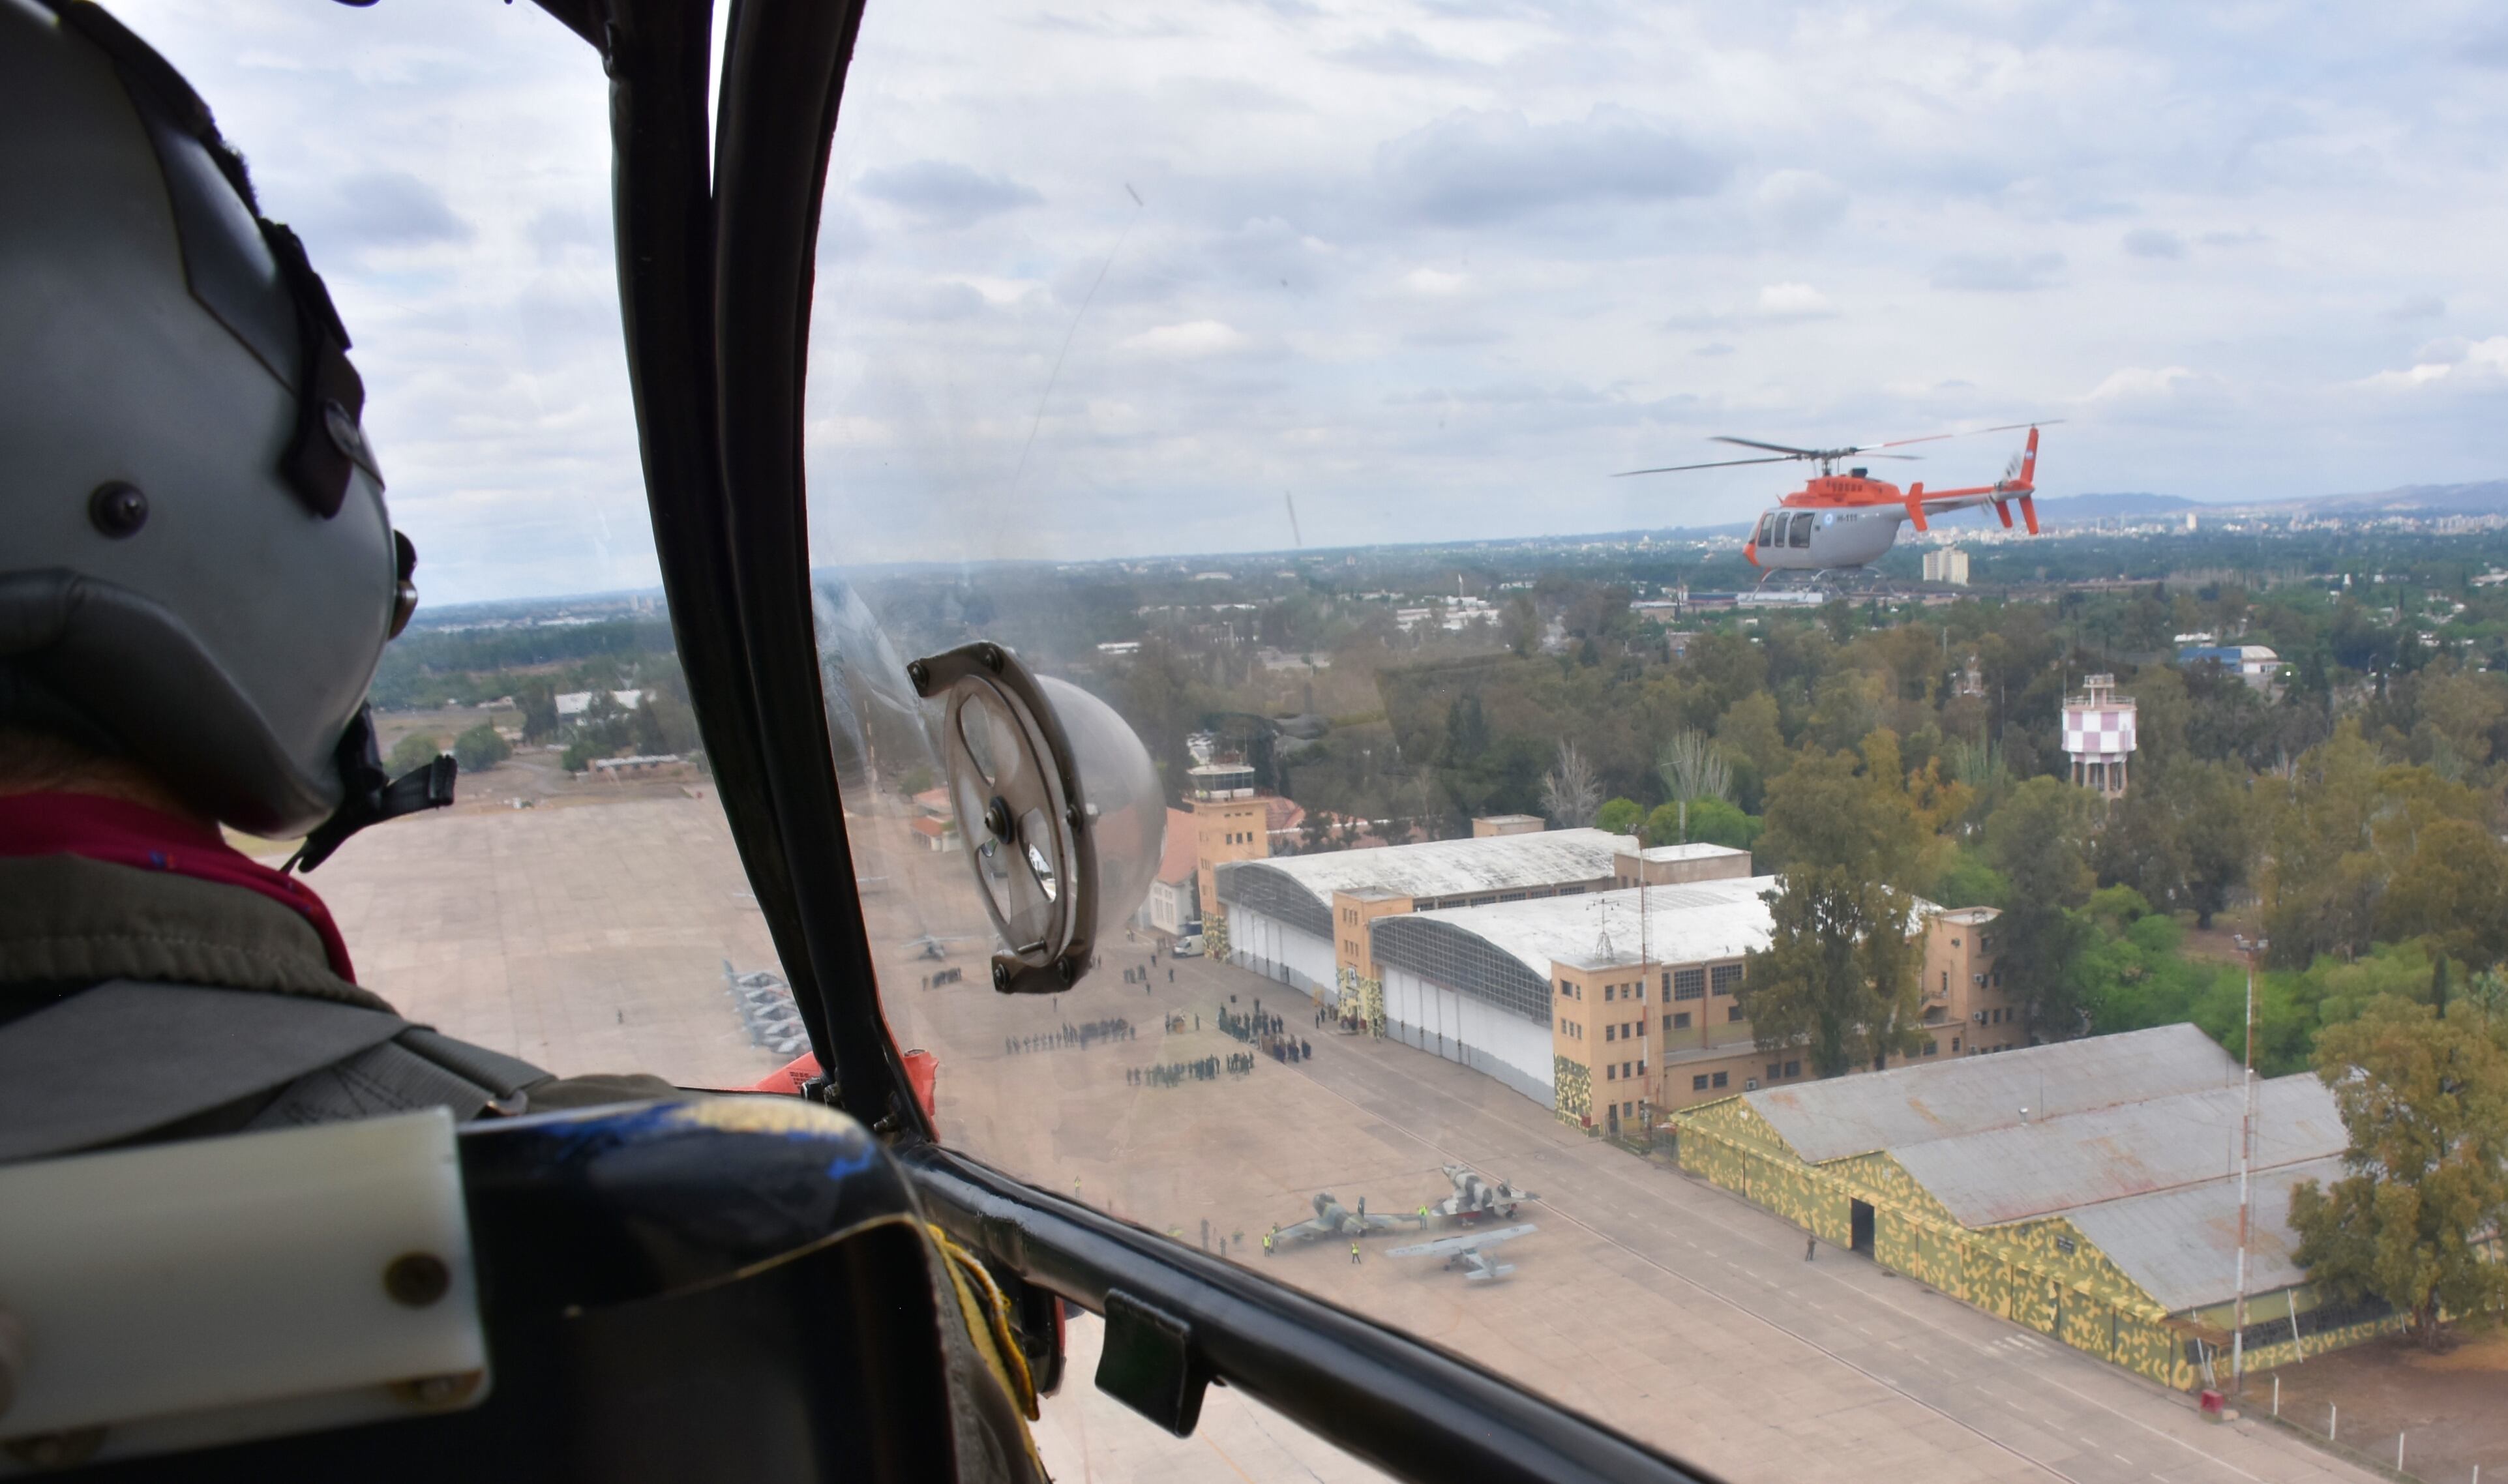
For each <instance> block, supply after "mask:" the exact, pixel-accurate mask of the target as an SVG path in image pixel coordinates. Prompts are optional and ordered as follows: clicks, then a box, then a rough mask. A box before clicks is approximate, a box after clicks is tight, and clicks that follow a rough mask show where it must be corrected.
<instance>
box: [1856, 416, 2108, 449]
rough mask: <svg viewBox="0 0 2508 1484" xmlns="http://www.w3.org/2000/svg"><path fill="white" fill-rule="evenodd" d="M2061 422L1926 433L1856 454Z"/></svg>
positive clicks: (1870, 445)
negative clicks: (1875, 449)
mask: <svg viewBox="0 0 2508 1484" xmlns="http://www.w3.org/2000/svg"><path fill="white" fill-rule="evenodd" d="M2063 421H2064V420H2063V419H2062V418H2042V419H2040V420H2039V421H2038V422H2035V423H2001V424H1997V425H1996V426H1994V427H1972V428H1970V429H1969V430H1968V431H1966V432H1946V433H1927V434H1925V435H1924V436H1923V437H1921V438H1893V439H1891V440H1890V441H1889V442H1887V443H1866V444H1864V445H1863V448H1859V449H1857V450H1856V452H1857V453H1862V452H1863V449H1864V448H1898V447H1900V446H1901V445H1904V444H1908V443H1938V442H1940V441H1941V440H1942V439H1944V438H1974V437H1979V436H1982V435H1983V434H1986V433H1998V432H2017V431H2019V430H2020V429H2021V428H2024V427H2054V426H2055V425H2056V424H2058V423H2061V422H2063Z"/></svg>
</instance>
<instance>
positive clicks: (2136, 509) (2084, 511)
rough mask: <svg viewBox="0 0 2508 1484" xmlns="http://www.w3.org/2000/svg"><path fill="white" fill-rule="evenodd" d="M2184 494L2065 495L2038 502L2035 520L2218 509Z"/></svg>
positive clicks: (2133, 517)
mask: <svg viewBox="0 0 2508 1484" xmlns="http://www.w3.org/2000/svg"><path fill="white" fill-rule="evenodd" d="M2217 508H2221V507H2219V506H2211V505H2205V504H2202V503H2201V502H2199V501H2192V500H2188V499H2187V498H2186V497H2185V496H2183V495H2139V494H2136V495H2064V496H2059V497H2055V498H2052V499H2047V500H2042V501H2038V519H2039V520H2041V521H2047V522H2052V523H2054V524H2056V525H2059V526H2060V525H2070V524H2073V523H2075V522H2078V521H2086V520H2138V519H2141V518H2144V517H2147V516H2153V515H2175V514H2176V513H2178V512H2179V511H2181V510H2204V509H2217Z"/></svg>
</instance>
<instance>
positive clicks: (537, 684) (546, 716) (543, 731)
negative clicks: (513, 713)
mask: <svg viewBox="0 0 2508 1484" xmlns="http://www.w3.org/2000/svg"><path fill="white" fill-rule="evenodd" d="M514 704H515V705H517V706H519V707H521V708H522V712H523V740H524V741H526V742H545V741H547V740H548V739H549V738H551V737H554V736H556V735H557V686H552V685H550V684H549V683H548V682H547V681H544V680H536V681H532V682H530V683H529V684H527V685H524V686H518V687H517V688H516V689H515V691H514Z"/></svg>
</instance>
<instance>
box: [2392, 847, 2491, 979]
mask: <svg viewBox="0 0 2508 1484" xmlns="http://www.w3.org/2000/svg"><path fill="white" fill-rule="evenodd" d="M2378 927H2379V933H2378V936H2379V937H2380V938H2383V939H2387V940H2389V941H2392V940H2396V939H2403V938H2416V937H2428V938H2430V939H2433V940H2435V942H2436V945H2437V947H2438V950H2439V951H2440V952H2441V953H2442V954H2444V955H2446V956H2448V957H2453V958H2458V959H2461V960H2463V961H2464V962H2465V963H2466V964H2468V965H2470V966H2472V967H2473V968H2476V969H2487V968H2489V967H2490V965H2492V964H2494V963H2497V962H2498V961H2499V960H2500V959H2501V958H2502V957H2508V852H2503V851H2502V850H2501V849H2500V848H2499V842H2498V841H2497V840H2496V839H2495V838H2493V837H2492V836H2491V834H2490V831H2488V830H2484V829H2482V828H2481V827H2480V826H2478V825H2474V824H2472V823H2470V822H2468V821H2465V820H2461V819H2441V820H2434V821H2432V822H2431V823H2430V825H2429V826H2428V827H2427V828H2426V829H2423V830H2422V831H2420V832H2419V839H2418V841H2417V842H2416V847H2415V848H2414V850H2413V853H2412V855H2411V856H2410V858H2408V859H2407V860H2406V861H2405V862H2404V867H2403V869H2402V870H2401V871H2398V872H2395V875H2394V879H2393V880H2392V881H2391V882H2390V883H2388V885H2387V887H2386V894H2385V896H2384V897H2383V898H2382V899H2381V900H2380V901H2379V904H2378Z"/></svg>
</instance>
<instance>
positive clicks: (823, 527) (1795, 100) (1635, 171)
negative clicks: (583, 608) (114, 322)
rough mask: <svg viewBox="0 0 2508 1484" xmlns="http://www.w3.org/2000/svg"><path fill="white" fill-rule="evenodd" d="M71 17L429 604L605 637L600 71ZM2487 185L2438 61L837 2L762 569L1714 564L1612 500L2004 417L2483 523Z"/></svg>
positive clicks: (2456, 42) (1709, 16) (2189, 13)
mask: <svg viewBox="0 0 2508 1484" xmlns="http://www.w3.org/2000/svg"><path fill="white" fill-rule="evenodd" d="M115 9H116V10H117V12H118V14H120V15H122V16H123V17H124V18H125V19H128V20H129V21H130V22H131V23H132V24H133V25H134V27H135V28H137V29H138V30H139V31H140V32H141V33H142V34H143V35H146V36H148V37H149V38H151V39H152V40H153V41H155V42H156V43H157V44H158V45H159V47H160V48H161V49H162V50H164V51H165V52H166V53H167V54H168V55H169V56H171V57H172V58H173V59H174V60H175V62H176V63H177V65H179V66H181V67H182V68H184V69H185V71H186V72H187V73H188V75H189V76H190V77H191V78H192V80H193V82H194V83H195V85H196V86H198V87H199V88H200V90H201V91H202V93H203V94H204V95H205V96H207V97H208V98H209V100H210V102H211V103H212V105H213V106H214V107H215V108H216V109H217V110H218V113H219V115H220V118H221V121H222V123H223V124H224V126H225V128H226V131H227V133H228V134H229V136H230V137H231V138H234V139H235V140H237V141H238V142H239V143H240V145H241V146H242V147H243V149H244V150H245V151H246V152H247V154H248V155H249V156H250V157H251V158H252V160H253V163H254V168H255V173H256V176H257V177H258V179H259V180H260V182H261V186H262V194H263V197H264V200H265V203H266V204H268V205H269V207H270V208H271V209H272V211H273V213H274V214H276V215H279V216H281V217H284V218H286V219H288V220H290V221H292V222H293V223H294V224H295V225H296V226H297V227H298V228H299V230H300V231H302V232H303V234H304V236H305V238H306V240H307V241H308V243H309V245H310V246H311V248H312V250H313V252H314V259H315V262H316V264H317V265H318V266H320V267H321V268H322V269H323V270H324V272H325V274H326V276H327V277H328V278H329V279H330V281H331V284H332V287H333V291H334V293H335V295H336V296H337V298H338V299H339V301H340V303H341V307H342V312H343V315H344V316H345V317H346V318H347V320H348V323H349V327H350V332H351V334H352V335H353V336H354V337H355V338H356V341H357V352H356V359H357V361H358V364H359V367H360V368H361V370H363V372H364V373H365V376H366V380H367V383H368V386H369V389H370V400H369V408H370V417H369V421H370V426H371V427H372V428H373V430H374V433H375V437H376V441H377V443H378V446H379V448H380V450H381V453H382V456H383V459H384V461H385V470H386V473H387V476H388V478H389V479H390V482H391V499H392V501H393V506H394V511H395V515H396V517H397V518H398V520H399V522H400V524H402V525H403V526H404V527H405V528H407V529H408V530H409V531H410V532H411V534H412V535H413V536H414V537H415V538H416V539H417V541H418V543H419V547H420V550H421V552H422V553H423V555H424V561H425V569H424V570H425V573H426V575H427V578H428V580H427V582H426V584H425V585H426V588H427V592H428V595H429V597H430V598H431V599H433V600H435V601H459V600H466V599H477V598H493V597H505V596H523V595H531V594H551V593H566V592H580V591H587V590H597V589H608V588H617V587H624V586H635V585H643V584H646V583H649V582H651V581H653V580H655V577H654V574H655V568H654V564H653V559H652V550H651V539H650V536H649V532H648V529H647V525H646V521H645V514H644V509H643V502H642V495H641V489H640V485H639V480H638V474H637V468H636V460H635V444H634V429H633V424H632V417H631V414H630V410H629V408H628V405H627V395H626V384H625V371H624V366H623V360H622V356H621V353H620V351H619V345H618V322H617V309H616V297H615V286H614V282H613V279H612V276H611V271H610V256H609V253H610V248H609V195H608V171H609V158H608V142H607V138H606V119H605V113H604V109H605V94H604V85H603V79H602V76H601V73H600V68H599V64H598V61H597V59H596V58H595V56H593V55H592V53H591V52H590V51H589V49H587V48H585V47H584V46H582V45H581V44H580V43H579V42H577V41H576V40H575V39H574V38H573V37H572V35H571V34H569V33H568V32H566V31H565V30H563V29H562V28H561V27H559V26H558V25H557V24H556V23H555V22H553V21H551V20H549V19H547V18H546V17H544V16H542V15H540V14H539V13H538V12H536V11H535V10H534V9H533V8H532V7H531V6H529V5H528V4H525V5H513V6H507V5H500V4H496V3H493V0H385V3H384V4H382V5H380V6H378V7H376V8H374V9H372V10H349V9H345V8H342V7H337V6H330V5H316V4H313V3H311V0H267V3H262V4H258V5H254V6H250V7H241V6H236V5H232V4H208V3H203V0H122V3H120V4H118V5H117V6H116V7H115ZM2503 124H2508V17H2502V16H2501V14H2500V13H2499V12H2498V11H2497V10H2496V8H2495V7H2484V6H2479V5H2475V4H2446V3H2431V4H2417V3H2413V0H2400V3H2390V4H2384V5H2379V6H2376V7H2366V6H2356V5H2332V4H2327V5H2321V6H2315V7H2301V6H2296V5H2289V4H2275V5H2263V4H2217V5H2203V6H2187V5H2180V4H2158V3H2153V4H2145V5H2136V6H2121V5H2113V4H2099V3H2095V0H2092V3H2081V0H2054V3H2025V0H2022V3H1986V0H1977V3H1969V4H1939V5H1904V6H1898V5H1800V6H1785V5H1776V4H1767V5H1754V6H1733V5H1679V4H1669V3H1663V0H1646V3H1642V4H1630V5H1624V6H1623V5H1603V4H1592V3H1585V0H1558V3H1551V4H1541V3H1523V4H1497V5H1492V6H1488V7H1480V8H1466V7H1462V6H1445V5H1438V4H1415V3H1403V0H1384V3H1376V0H1364V3H1357V4H1348V5H1343V4H1332V3H1321V0H1319V3H1313V4H1309V3H1307V0H1272V3H1269V4H1251V3H1246V4H1238V3H1230V4H1218V5H1198V4H1189V3H1161V4H1155V5H1152V4H1143V5H1137V6H1126V7H1113V6H1101V5H1092V4H1089V3H1088V0H1073V3H1070V4H1068V5H1058V4H1051V3H1049V4H1044V5H1033V4H1030V5H1007V6H992V5H967V4H955V3H949V0H922V3H916V4H900V3H894V0H888V3H883V0H872V4H871V7H870V11H869V14H868V19H867V20H866V22H865V26H864V32H863V40H862V46H861V50H860V52H859V54H858V56H857V59H856V61H855V64H854V71H853V77H852V81H851V84H850V85H849V88H848V92H847V95H846V100H845V105H844V116H843V120H842V122H841V124H840V126H839V128H838V130H837V138H836V147H835V157H834V164H833V167H832V172H831V176H832V178H831V180H830V192H829V207H828V216H827V221H826V224H825V228H824V230H823V233H822V243H821V279H820V294H819V303H818V312H817V316H816V320H815V324H814V329H813V347H814V352H813V362H812V385H811V401H810V409H811V426H810V434H809V446H810V455H811V463H810V472H811V478H812V487H813V491H814V493H813V497H812V513H813V527H814V529H813V535H812V548H813V549H812V555H813V557H814V559H815V560H818V561H820V562H827V563H837V562H846V563H850V562H871V561H885V560H898V559H963V560H981V559H989V558H998V557H1040V556H1042V557H1058V558H1067V557H1086V556H1101V555H1146V554H1155V553H1163V552H1177V551H1204V550H1230V549H1265V548H1275V547H1281V546H1285V545H1287V544H1288V543H1289V541H1290V538H1291V534H1290V528H1289V521H1288V516H1287V513H1286V509H1285V505H1284V501H1283V496H1284V495H1287V496H1291V497H1294V499H1295V501H1296V507H1297V514H1298V519H1299V522H1300V525H1301V527H1302V533H1303V537H1304V539H1305V540H1306V542H1307V543H1308V544H1309V545H1339V544H1350V543H1357V542H1367V541H1381V540H1415V539H1423V538H1447V537H1454V538H1478V537H1503V536H1518V535H1541V534H1569V533H1575V532H1580V531H1600V530H1618V529H1627V528H1631V527H1640V526H1662V525H1674V524H1704V523H1710V522H1715V521H1724V520H1735V519H1740V518H1743V517H1745V516H1746V515H1748V514H1749V513H1750V512H1752V511H1753V510H1755V509H1756V508H1758V507H1760V506H1762V505H1764V504H1766V503H1767V502H1769V500H1770V499H1771V497H1773V496H1774V495H1776V494H1778V493H1781V492H1782V491H1783V490H1784V489H1785V488H1789V484H1788V481H1787V477H1786V475H1787V472H1788V471H1786V470H1784V469H1777V470H1770V469H1764V468H1763V469H1737V470H1720V471H1715V472H1711V473H1705V474H1694V475H1674V476H1658V477H1655V478H1650V479H1638V480H1613V479H1609V478H1607V477H1604V476H1606V475H1607V474H1608V473H1609V472H1610V471H1612V470H1614V469H1622V468H1629V467H1634V466H1639V465H1645V464H1670V463H1685V462H1690V461H1692V460H1700V459H1710V458H1715V457H1717V454H1718V445H1715V444H1711V443H1708V442H1706V441H1705V440H1706V438H1707V437H1708V436H1709V435H1710V434H1714V433H1739V434H1743V435H1745V436H1752V437H1762V438H1773V439H1777V440H1780V441H1787V442H1809V441H1816V440H1836V441H1871V440H1875V439H1878V438H1884V437H1897V436H1904V435H1912V434H1918V433H1929V432H1935V431H1939V430H1943V429H1948V428H1958V427H1981V426H1984V425H1988V424H1994V423H2005V422H2012V421H2018V420H2022V419H2027V418H2033V417H2035V418H2046V419H2054V418H2062V419H2064V420H2066V421H2065V423H2064V426H2062V427H2055V428H2051V429H2049V430H2048V431H2047V434H2046V452H2045V456H2044V459H2043V461H2042V464H2041V468H2040V483H2041V487H2042V488H2044V489H2045V490H2047V492H2048V493H2050V494H2070V493H2076V492H2081V491H2099V490H2106V491H2114V490H2150V491H2158V492H2163V493H2171V494H2182V495H2187V496H2191V497H2195V498H2197V499H2219V500H2228V499H2244V498H2264V497H2270V496H2279V495H2305V494H2325V493H2334V492H2340V491H2358V490H2372V489H2382V488H2386V487H2390V486H2393V485H2396V484H2403V483H2423V482H2442V481H2454V480H2465V479H2481V478H2490V477H2496V476H2502V475H2508V433H2503V431H2502V429H2501V426H2500V425H2501V424H2502V422H2503V421H2508V420H2503V419H2502V417H2501V414H2502V413H2503V412H2504V411H2508V252H2503V251H2502V245H2503V243H2508V230H2503V228H2508V190H2503V189H2502V186H2503V180H2502V173H2503V170H2502V161H2501V154H2502V151H2503V149H2508V130H2504V129H2503V127H2502V126H2503ZM2009 451H2010V442H2009V441H2008V439H2007V438H2005V437H2002V436H1997V437H1987V438H1980V439H1977V440H1974V441H1973V442H1970V443H1966V444H1956V443H1955V444H1944V445H1936V446H1935V447H1933V448H1931V449H1928V450H1926V452H1927V453H1928V455H1929V458H1928V460H1927V462H1926V463H1924V464H1900V465H1898V466H1897V470H1896V471H1897V473H1898V474H1899V475H1900V476H1904V477H1922V478H1925V479H1926V480H1928V481H1929V482H1931V483H1934V484H1936V485H1941V484H1947V483H1953V482H1959V483H1966V482H1973V481H1976V480H1980V479H1983V478H1987V477H1990V476H1991V475H1992V474H1993V473H1994V472H1995V470H1996V469H1997V468H1998V467H1999V466H2000V464H2001V463H2002V460H2003V458H2004V457H2005V455H2006V454H2008V453H2009Z"/></svg>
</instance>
